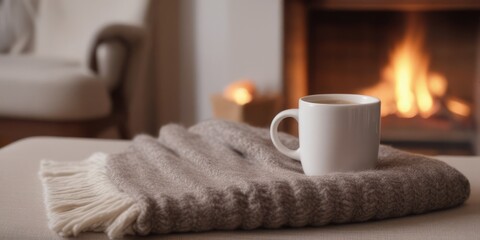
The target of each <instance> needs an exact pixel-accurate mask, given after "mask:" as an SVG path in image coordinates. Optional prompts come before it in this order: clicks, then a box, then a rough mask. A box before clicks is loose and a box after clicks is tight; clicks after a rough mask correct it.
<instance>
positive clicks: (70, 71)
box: [0, 56, 111, 121]
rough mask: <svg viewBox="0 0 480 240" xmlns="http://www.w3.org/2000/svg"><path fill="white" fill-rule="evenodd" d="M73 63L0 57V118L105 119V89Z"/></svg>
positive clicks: (107, 107) (107, 105) (107, 106)
mask: <svg viewBox="0 0 480 240" xmlns="http://www.w3.org/2000/svg"><path fill="white" fill-rule="evenodd" d="M80 65H81V64H80V63H78V62H74V61H65V60H59V59H55V58H49V59H47V58H40V57H32V56H15V57H14V56H8V57H7V56H0V117H12V118H24V119H39V120H60V121H61V120H86V119H94V118H99V117H104V116H107V115H108V114H109V113H110V112H111V102H110V99H109V93H108V89H107V86H106V85H105V83H104V82H102V81H101V80H100V79H98V77H96V76H95V75H93V74H92V73H90V72H88V71H87V70H86V69H84V68H82V67H81V66H80Z"/></svg>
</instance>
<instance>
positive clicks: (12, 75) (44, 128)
mask: <svg viewBox="0 0 480 240" xmlns="http://www.w3.org/2000/svg"><path fill="white" fill-rule="evenodd" d="M146 5H147V2H146V1H137V0H122V1H116V0H104V1H94V0H93V1H92V0H70V1H55V0H48V1H41V2H40V6H39V11H38V19H37V22H36V23H35V40H34V46H33V52H32V53H30V54H26V55H17V56H11V55H0V142H1V141H3V142H10V141H13V140H16V139H19V138H24V137H28V136H35V135H54V136H76V137H94V136H96V135H97V134H99V133H100V132H101V131H103V130H105V129H106V128H108V127H112V126H115V127H117V128H118V130H119V134H120V136H121V137H122V138H127V137H129V131H128V121H127V119H128V117H127V113H128V106H127V102H128V97H129V91H128V89H129V87H128V85H129V84H130V83H131V82H132V81H133V80H134V79H136V78H138V76H139V74H140V72H141V66H140V65H141V61H140V60H141V59H142V58H143V55H144V53H145V47H146V44H145V40H146V36H145V31H144V28H143V27H142V24H141V23H142V21H143V19H144V15H145V11H146ZM92 7H97V9H96V10H95V11H92ZM98 8H103V10H102V11H100V10H99V9H98ZM118 9H120V10H118ZM62 18H65V19H62Z"/></svg>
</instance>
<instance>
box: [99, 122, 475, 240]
mask: <svg viewBox="0 0 480 240" xmlns="http://www.w3.org/2000/svg"><path fill="white" fill-rule="evenodd" d="M281 140H282V141H283V142H284V143H285V144H286V145H287V146H289V147H291V148H295V147H297V146H298V140H297V139H296V138H294V137H292V136H289V135H287V134H282V135H281ZM345 151H348V149H345ZM353 160H354V159H353ZM106 167H107V175H108V177H109V178H110V180H111V181H112V182H113V184H114V185H115V186H116V187H117V188H118V189H119V190H120V191H122V192H125V193H126V194H127V195H129V196H130V197H131V198H132V199H133V200H134V201H135V202H136V206H138V207H139V209H140V213H139V214H138V218H137V220H136V221H135V222H134V223H133V226H132V229H133V231H134V232H135V233H137V234H141V235H145V234H149V233H170V232H188V231H208V230H212V229H254V228H259V227H263V228H279V227H286V226H288V227H303V226H321V225H325V224H329V223H348V222H362V221H367V220H371V219H385V218H392V217H401V216H405V215H409V214H420V213H425V212H428V211H432V210H437V209H443V208H450V207H454V206H458V205H460V204H462V203H463V202H464V201H465V200H466V199H467V198H468V196H469V193H470V186H469V182H468V180H467V179H466V178H465V177H464V176H463V175H462V174H461V173H460V172H458V171H457V170H456V169H454V168H452V167H450V166H448V165H447V164H445V163H443V162H440V161H437V160H434V159H430V158H427V157H425V156H421V155H414V154H410V153H406V152H403V151H400V150H396V149H393V148H390V147H387V146H381V147H380V151H379V159H378V166H377V168H376V169H372V170H369V171H362V172H351V173H331V174H328V175H324V176H318V177H309V176H306V175H304V174H303V171H302V168H301V164H300V162H298V161H295V160H292V159H290V158H287V157H285V156H284V155H282V154H281V153H279V152H278V151H277V150H276V149H275V148H274V147H273V145H272V143H271V140H270V137H269V132H268V130H267V129H260V128H254V127H251V126H247V125H244V124H238V123H232V122H226V121H221V120H211V121H206V122H202V123H199V124H197V125H195V126H193V127H191V128H190V129H186V128H184V127H182V126H179V125H175V124H170V125H166V126H164V127H163V128H162V129H161V131H160V135H159V138H158V139H155V138H152V137H148V136H138V137H137V138H135V140H134V141H133V144H132V145H131V146H130V147H129V148H128V149H127V150H126V151H124V152H122V153H119V154H113V155H110V156H109V158H108V161H107V164H106Z"/></svg>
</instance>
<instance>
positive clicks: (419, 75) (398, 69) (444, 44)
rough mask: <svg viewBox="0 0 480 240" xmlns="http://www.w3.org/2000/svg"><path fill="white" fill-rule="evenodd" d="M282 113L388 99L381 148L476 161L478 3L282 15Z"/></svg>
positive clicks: (297, 10)
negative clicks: (309, 98)
mask: <svg viewBox="0 0 480 240" xmlns="http://www.w3.org/2000/svg"><path fill="white" fill-rule="evenodd" d="M284 7H285V8H284V9H285V10H284V20H285V24H284V26H285V31H284V34H285V35H284V36H285V39H284V42H285V46H284V51H285V55H284V64H285V73H284V80H285V82H284V83H285V84H284V87H285V88H284V90H285V99H286V106H285V107H286V108H293V107H297V106H296V104H297V100H298V97H300V96H303V95H307V94H316V93H359V94H366V95H372V96H376V97H379V98H380V99H381V100H382V142H384V143H386V144H391V145H394V146H397V147H401V148H405V149H409V150H413V151H418V152H422V153H427V154H474V153H475V152H476V146H477V144H475V142H476V138H477V136H478V134H477V128H476V121H478V120H479V117H478V116H479V115H480V111H479V109H480V107H479V105H478V104H477V103H476V102H477V99H476V96H477V95H478V94H480V91H479V89H478V87H479V85H478V77H479V76H478V74H479V73H480V54H479V52H480V51H479V50H480V47H479V45H480V44H479V43H480V38H479V36H480V34H479V33H480V3H477V2H475V1H460V2H458V1H457V2H454V1H451V2H447V1H436V2H432V1H415V2H413V1H411V2H410V1H406V2H405V1H346V0H341V1H333V0H332V1H320V0H318V1H315V0H313V1H308V0H286V1H285V6H284Z"/></svg>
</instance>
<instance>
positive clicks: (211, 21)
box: [182, 0, 282, 123]
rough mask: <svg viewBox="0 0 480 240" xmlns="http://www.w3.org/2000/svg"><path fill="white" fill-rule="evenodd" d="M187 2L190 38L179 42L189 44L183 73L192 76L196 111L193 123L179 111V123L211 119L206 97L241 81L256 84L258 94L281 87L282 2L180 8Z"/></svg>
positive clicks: (200, 1)
mask: <svg viewBox="0 0 480 240" xmlns="http://www.w3.org/2000/svg"><path fill="white" fill-rule="evenodd" d="M188 4H193V6H194V8H193V11H194V14H193V16H194V19H192V20H194V21H193V36H192V37H191V38H187V39H184V40H185V41H186V42H184V44H185V45H189V44H193V51H194V54H193V55H192V56H191V57H193V59H194V61H193V62H194V63H193V64H194V66H191V67H192V68H193V69H186V72H188V71H192V70H193V71H192V72H194V76H193V78H194V79H195V84H196V90H195V94H194V95H195V105H194V109H196V113H195V116H193V117H194V118H193V119H188V117H191V116H188V117H187V115H186V113H184V114H183V115H182V116H185V117H186V118H185V119H182V121H185V122H187V123H190V122H192V120H193V121H201V120H204V119H208V118H210V117H211V116H212V111H211V107H210V99H209V98H210V95H211V94H213V93H215V92H220V91H222V90H223V88H224V87H225V86H226V85H228V84H229V83H230V82H232V81H235V80H238V79H240V78H244V77H247V78H251V79H253V80H255V83H256V84H257V85H258V87H259V89H260V90H261V91H279V90H280V89H281V57H282V56H281V54H282V49H281V47H282V42H281V39H282V38H281V35H282V32H281V29H282V25H281V21H282V20H281V17H282V16H281V14H282V8H281V6H282V1H281V0H262V1H258V0H228V1H222V0H189V1H187V0H185V4H184V6H183V7H184V8H183V9H185V8H187V9H188V7H189V6H188ZM188 25H189V24H186V25H184V26H188ZM189 39H191V40H194V42H193V43H188V40H189ZM183 46H184V45H183ZM184 57H185V55H184ZM183 80H186V79H183ZM189 109H191V106H188V105H187V106H182V111H189Z"/></svg>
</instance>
